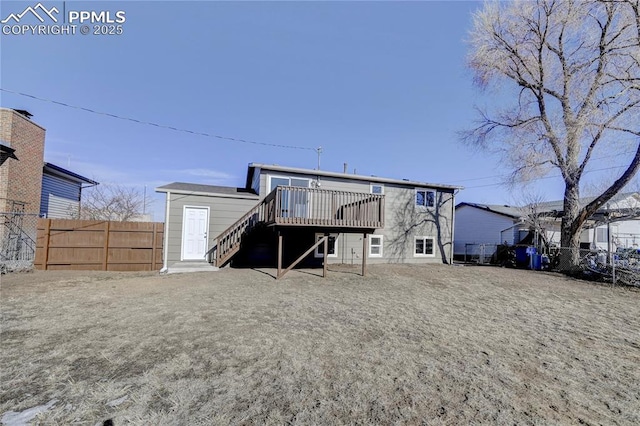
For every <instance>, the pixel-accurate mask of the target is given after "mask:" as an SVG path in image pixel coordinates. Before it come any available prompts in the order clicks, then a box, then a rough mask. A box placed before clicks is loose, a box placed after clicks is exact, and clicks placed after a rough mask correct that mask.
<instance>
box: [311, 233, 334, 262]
mask: <svg viewBox="0 0 640 426" xmlns="http://www.w3.org/2000/svg"><path fill="white" fill-rule="evenodd" d="M322 237H324V234H316V243H317V242H318V241H320V240H321V239H322ZM313 256H314V257H316V258H323V257H324V245H323V244H320V245H319V246H318V247H316V249H315V250H314V252H313ZM327 257H338V235H329V245H328V246H327Z"/></svg>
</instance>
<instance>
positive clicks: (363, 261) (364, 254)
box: [362, 233, 367, 277]
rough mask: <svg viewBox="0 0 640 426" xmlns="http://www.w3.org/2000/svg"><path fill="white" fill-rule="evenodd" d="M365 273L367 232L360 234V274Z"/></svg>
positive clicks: (364, 274) (363, 274)
mask: <svg viewBox="0 0 640 426" xmlns="http://www.w3.org/2000/svg"><path fill="white" fill-rule="evenodd" d="M366 275H367V234H366V233H365V234H363V236H362V276H363V277H364V276H366Z"/></svg>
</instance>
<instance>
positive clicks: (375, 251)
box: [369, 235, 383, 257]
mask: <svg viewBox="0 0 640 426" xmlns="http://www.w3.org/2000/svg"><path fill="white" fill-rule="evenodd" d="M382 239H383V238H382V235H371V236H369V257H382Z"/></svg>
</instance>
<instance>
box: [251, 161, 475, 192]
mask: <svg viewBox="0 0 640 426" xmlns="http://www.w3.org/2000/svg"><path fill="white" fill-rule="evenodd" d="M260 169H263V170H272V171H275V172H283V173H297V174H303V175H310V176H324V177H332V178H337V179H351V180H361V181H366V182H376V183H392V184H398V185H405V186H420V187H426V188H433V189H445V190H450V191H455V190H457V189H463V187H462V186H455V185H443V184H438V183H428V182H418V181H412V180H408V179H392V178H382V177H378V176H363V175H356V174H348V173H338V172H328V171H324V170H313V169H300V168H297V167H285V166H278V165H273V164H260V163H250V164H249V169H248V171H247V188H249V187H251V182H252V180H253V175H254V174H255V173H256V170H260Z"/></svg>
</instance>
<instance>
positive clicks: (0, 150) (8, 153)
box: [0, 142, 18, 164]
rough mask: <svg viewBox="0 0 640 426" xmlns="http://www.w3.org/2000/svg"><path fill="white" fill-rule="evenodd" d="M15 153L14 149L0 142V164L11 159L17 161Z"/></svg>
mask: <svg viewBox="0 0 640 426" xmlns="http://www.w3.org/2000/svg"><path fill="white" fill-rule="evenodd" d="M15 152H16V150H15V149H13V148H11V147H10V146H8V145H5V144H3V143H2V142H0V164H2V163H4V162H5V161H7V159H9V158H13V159H14V160H17V159H18V157H16V154H15Z"/></svg>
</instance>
